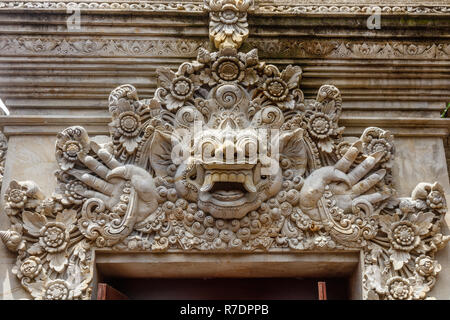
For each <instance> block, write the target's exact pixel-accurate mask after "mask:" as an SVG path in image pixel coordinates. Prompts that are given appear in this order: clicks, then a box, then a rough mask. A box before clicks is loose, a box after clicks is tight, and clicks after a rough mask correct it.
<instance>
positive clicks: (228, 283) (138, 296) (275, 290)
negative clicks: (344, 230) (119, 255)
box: [103, 278, 349, 300]
mask: <svg viewBox="0 0 450 320" xmlns="http://www.w3.org/2000/svg"><path fill="white" fill-rule="evenodd" d="M103 282H104V283H106V284H107V285H108V286H110V287H111V288H114V289H115V290H117V291H119V292H121V293H122V294H123V295H124V296H126V297H127V298H128V299H132V300H158V299H161V300H190V299H193V300H272V299H276V300H317V299H319V290H318V283H319V282H322V283H323V282H325V283H326V299H327V300H347V299H349V279H347V278H320V279H319V278H212V279H211V278H210V279H186V278H184V279H176V278H170V279H161V278H146V279H139V278H105V279H103ZM319 287H320V286H319Z"/></svg>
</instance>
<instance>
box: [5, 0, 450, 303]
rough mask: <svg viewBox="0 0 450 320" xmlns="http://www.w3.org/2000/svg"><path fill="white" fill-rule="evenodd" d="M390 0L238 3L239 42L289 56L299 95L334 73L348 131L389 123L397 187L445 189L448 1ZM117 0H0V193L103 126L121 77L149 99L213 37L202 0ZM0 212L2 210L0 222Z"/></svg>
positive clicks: (10, 261) (449, 288)
mask: <svg viewBox="0 0 450 320" xmlns="http://www.w3.org/2000/svg"><path fill="white" fill-rule="evenodd" d="M116 2H117V3H118V1H116ZM328 2H329V4H327V3H328ZM391 2H392V3H391V4H389V5H386V4H385V2H384V1H383V2H380V1H367V4H377V3H383V5H382V6H383V11H382V15H381V29H379V30H370V29H368V28H367V24H366V22H367V18H368V16H369V14H368V11H367V10H368V9H367V4H364V5H361V4H356V2H355V3H352V1H340V2H339V3H341V4H342V5H339V6H338V10H336V9H334V2H333V1H326V3H325V2H323V1H318V2H317V5H316V6H315V7H314V6H313V5H311V1H303V2H299V1H295V5H294V4H292V3H291V2H289V1H283V2H282V1H272V2H270V1H264V2H261V3H258V4H259V5H258V6H257V9H256V10H255V11H254V12H252V13H250V15H249V25H250V37H249V38H248V40H247V41H246V42H245V43H244V45H243V51H248V50H250V49H252V48H258V50H259V55H260V57H261V58H264V59H265V60H266V61H267V62H268V63H273V64H275V65H278V66H284V65H287V64H296V65H300V66H301V67H302V68H303V79H302V82H301V87H302V89H303V91H304V93H305V96H306V97H307V98H312V97H313V96H315V94H316V92H317V90H318V88H319V87H320V86H321V85H322V84H325V83H329V84H334V85H336V86H337V87H338V88H340V90H341V93H342V97H343V101H344V102H343V115H342V117H341V121H340V125H343V126H345V127H346V128H347V129H346V131H345V134H346V135H347V136H359V135H360V134H361V133H362V131H363V129H364V128H366V127H368V126H377V127H381V128H383V129H387V130H390V131H391V132H393V134H394V136H395V144H396V148H397V156H396V160H395V167H394V169H393V170H394V174H395V177H394V179H395V181H397V190H398V192H399V195H400V196H409V195H410V193H411V191H412V188H414V186H415V185H416V184H417V183H418V182H421V181H429V182H433V181H439V182H440V183H441V184H442V185H443V187H444V190H445V192H446V194H447V199H449V200H450V184H449V177H450V176H449V171H448V168H450V138H449V131H450V129H449V128H450V119H440V118H439V113H440V111H441V110H442V109H443V107H444V106H445V103H446V101H448V97H449V96H450V92H449V88H450V75H449V73H448V68H449V67H450V41H449V40H448V38H447V35H448V31H449V30H450V19H449V14H448V13H447V12H449V7H448V4H446V3H445V2H442V1H412V0H411V1H406V0H405V1H391ZM45 3H46V5H45ZM57 3H59V4H58V5H57ZM61 3H62V5H61ZM117 3H115V2H114V1H110V2H105V4H103V6H99V5H98V2H96V1H92V2H91V5H87V7H86V6H85V7H82V8H83V9H82V10H81V16H80V17H81V25H80V26H81V29H79V30H69V29H68V28H67V19H68V17H70V16H71V13H67V11H66V2H64V1H54V2H53V1H47V2H45V1H31V2H28V5H24V3H23V2H17V1H0V30H1V31H0V35H1V37H0V98H1V99H2V100H3V101H4V103H5V104H6V106H7V107H8V108H9V110H10V111H11V115H10V116H8V117H7V116H0V126H1V127H3V130H4V133H5V135H6V136H7V137H8V138H9V151H8V155H7V159H6V164H5V173H4V178H3V180H4V183H3V187H2V193H1V194H2V199H3V194H4V192H5V190H6V187H7V185H8V184H9V182H10V181H11V180H12V179H17V180H34V181H36V182H38V183H39V185H40V186H41V188H42V189H43V191H44V193H45V194H46V195H51V193H52V192H53V190H54V188H55V185H56V181H55V178H54V176H53V172H54V171H55V169H56V161H55V160H54V146H55V140H56V134H57V133H58V132H60V131H61V130H63V129H64V128H66V127H68V126H71V125H81V126H84V127H85V128H86V129H87V130H88V132H89V134H90V135H91V136H94V135H107V134H108V133H109V131H108V127H107V124H108V122H109V121H110V117H109V115H108V113H107V99H108V95H109V93H110V91H111V90H112V89H114V88H115V87H117V86H118V85H121V84H124V83H130V84H133V85H134V86H135V87H136V88H137V89H138V92H139V94H140V95H141V96H142V98H147V97H150V96H152V95H153V93H154V90H155V88H156V86H157V82H156V77H155V75H156V72H155V70H156V68H157V67H160V66H167V67H169V68H171V69H176V67H177V66H178V65H179V64H180V63H182V62H184V61H187V60H192V59H194V57H195V56H196V52H197V50H198V48H199V47H201V46H205V47H209V48H211V46H212V45H211V43H210V41H209V39H208V16H207V14H206V13H205V12H203V11H202V9H201V6H202V4H201V2H198V1H189V2H187V1H179V2H177V3H175V2H172V1H171V2H168V3H169V5H167V4H161V3H159V4H158V3H156V2H144V1H141V2H140V4H136V3H134V2H132V1H122V2H120V3H121V5H122V6H120V7H119V6H115V4H116V5H117ZM358 3H366V1H363V2H362V1H359V2H358ZM417 3H420V4H417ZM132 4H134V5H135V6H134V7H133V6H132ZM319 4H320V5H322V6H323V8H322V9H320V8H319ZM406 5H408V7H409V8H412V9H407V7H406ZM355 6H356V7H357V8H359V9H358V10H356V9H354V10H353V11H349V10H350V9H348V10H347V9H346V8H348V7H350V8H352V7H355ZM332 7H333V8H332ZM364 8H365V9H364ZM442 8H444V9H445V8H447V11H445V10H444V9H442ZM305 12H306V13H305ZM447 223H448V224H449V217H448V216H447ZM8 224H9V222H8V221H7V219H6V217H5V215H4V214H0V229H2V230H4V229H6V228H7V227H8ZM449 250H450V249H449V248H447V249H445V250H444V252H443V253H441V254H440V255H441V264H442V265H443V271H442V273H441V278H442V279H441V282H440V283H439V285H437V286H436V288H435V289H434V290H433V292H431V295H434V296H436V297H438V298H440V299H450V276H449V274H450V263H449V260H448V254H449V252H450V251H449ZM446 259H447V260H446ZM14 263H15V255H13V254H12V253H10V252H8V251H7V250H6V248H5V247H4V246H0V280H2V281H1V282H2V285H1V287H0V299H19V298H25V297H27V294H26V292H24V291H23V289H22V287H21V285H20V283H19V282H18V280H17V279H16V277H15V276H14V275H13V274H12V273H11V268H12V266H13V265H14Z"/></svg>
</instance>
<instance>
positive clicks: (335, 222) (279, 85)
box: [0, 0, 450, 300]
mask: <svg viewBox="0 0 450 320" xmlns="http://www.w3.org/2000/svg"><path fill="white" fill-rule="evenodd" d="M223 3H226V5H224V4H223ZM244 4H245V2H237V1H236V2H235V1H234V0H230V1H226V2H219V1H217V2H216V1H207V3H206V5H205V7H206V9H207V10H210V12H211V14H212V18H211V20H210V37H211V39H212V40H213V42H214V44H215V46H216V47H217V50H215V51H209V50H207V49H205V48H199V49H198V54H197V58H196V60H194V61H192V62H185V63H182V64H181V65H180V66H179V68H178V70H177V71H176V72H175V71H172V70H170V69H167V68H161V69H159V70H158V81H159V85H158V89H157V90H156V92H155V94H154V97H153V98H149V99H140V98H139V97H138V94H137V91H136V89H135V88H134V87H133V86H132V85H130V84H125V85H122V86H120V87H118V88H116V89H115V90H113V91H112V92H111V94H110V96H109V112H110V115H111V123H110V124H109V128H110V141H109V142H107V143H104V141H100V140H99V139H97V138H96V137H89V135H88V132H87V131H86V130H85V129H84V128H82V127H80V126H72V127H69V128H67V129H65V130H63V131H62V132H60V133H59V134H58V136H57V141H56V152H55V155H56V161H57V163H58V166H59V170H58V171H57V173H56V177H57V182H58V188H57V190H55V193H54V194H53V195H52V196H51V197H45V195H43V194H42V192H41V191H40V190H39V187H38V186H37V185H36V184H35V183H34V182H31V181H25V182H20V181H12V182H11V183H10V185H9V187H8V189H7V191H6V193H5V203H6V206H5V208H4V212H5V214H6V215H8V217H9V219H10V221H11V228H10V229H9V230H7V231H1V232H0V235H1V238H2V240H3V242H4V244H5V245H6V246H7V248H8V249H10V250H11V251H14V252H17V263H16V266H15V267H14V269H13V272H14V273H15V274H16V275H17V277H18V278H19V279H20V281H21V283H22V285H23V287H24V288H25V289H26V290H27V291H28V292H29V293H30V295H31V297H32V298H34V299H89V298H90V296H91V287H90V285H91V282H92V277H93V263H94V261H93V254H94V251H95V250H96V249H100V248H101V249H102V250H111V251H117V252H124V251H125V252H126V251H133V252H134V251H143V252H145V251H148V252H162V253H163V252H167V251H171V250H183V251H186V252H217V253H221V252H241V253H249V252H255V251H281V250H290V251H299V252H301V251H311V250H313V251H323V252H327V251H328V252H338V251H343V250H361V251H362V252H363V256H364V261H362V265H363V272H364V277H363V288H364V292H363V297H364V298H365V299H398V300H403V299H425V298H427V293H428V292H429V291H430V289H431V288H432V287H433V286H434V284H435V282H436V279H437V274H438V273H439V271H440V269H441V267H440V265H439V263H438V261H436V259H435V253H436V251H437V250H439V249H442V248H443V247H444V246H445V244H446V243H447V242H448V241H449V240H450V236H445V235H443V234H442V233H441V223H442V222H443V219H444V215H445V213H446V210H447V207H446V200H445V198H444V191H443V189H442V187H441V186H440V185H439V184H438V183H425V182H424V183H420V184H418V185H417V187H416V188H415V189H414V190H413V191H412V195H411V197H409V198H399V197H397V196H396V192H395V189H394V186H393V181H392V175H391V170H392V164H393V159H394V156H395V143H394V137H393V135H392V134H391V133H390V132H388V131H386V130H383V129H381V128H376V127H369V128H367V129H366V130H365V131H364V132H363V134H362V135H361V137H359V138H356V137H355V138H345V139H344V138H343V137H342V133H343V131H344V128H343V127H340V126H339V125H338V120H339V117H340V115H341V112H342V97H341V94H340V91H339V89H338V88H336V87H335V86H333V85H323V86H322V87H320V88H318V91H317V96H316V98H315V99H305V98H304V95H303V92H302V90H301V78H302V69H301V68H300V67H299V66H292V65H289V66H287V67H286V68H284V70H279V69H278V68H277V67H276V66H274V65H271V64H268V63H265V62H264V61H261V60H260V59H259V56H258V51H257V49H253V50H251V51H249V52H241V51H239V50H238V49H239V47H240V46H241V44H242V41H243V40H244V39H245V37H246V35H247V34H248V30H246V28H247V24H246V19H245V17H246V12H247V11H246V10H247V9H248V8H249V7H250V5H249V6H246V5H244ZM244 13H245V14H244ZM217 17H219V18H217Z"/></svg>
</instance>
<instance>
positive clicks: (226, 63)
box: [212, 56, 245, 82]
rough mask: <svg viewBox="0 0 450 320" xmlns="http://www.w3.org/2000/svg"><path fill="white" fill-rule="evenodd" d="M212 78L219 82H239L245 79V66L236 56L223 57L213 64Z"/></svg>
mask: <svg viewBox="0 0 450 320" xmlns="http://www.w3.org/2000/svg"><path fill="white" fill-rule="evenodd" d="M212 76H213V77H214V79H215V80H216V81H217V82H239V81H242V80H243V79H244V77H245V65H244V63H243V62H242V61H240V60H239V58H238V57H236V56H222V57H220V58H219V59H217V60H216V61H215V62H214V63H213V64H212Z"/></svg>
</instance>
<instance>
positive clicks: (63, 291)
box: [43, 280, 70, 300]
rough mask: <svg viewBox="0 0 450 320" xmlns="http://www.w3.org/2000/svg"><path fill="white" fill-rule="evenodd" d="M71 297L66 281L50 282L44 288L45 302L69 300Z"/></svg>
mask: <svg viewBox="0 0 450 320" xmlns="http://www.w3.org/2000/svg"><path fill="white" fill-rule="evenodd" d="M69 297H70V288H69V284H68V283H67V282H66V281H64V280H53V281H50V282H48V283H47V284H46V286H45V288H44V294H43V298H44V299H45V300H67V299H69Z"/></svg>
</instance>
